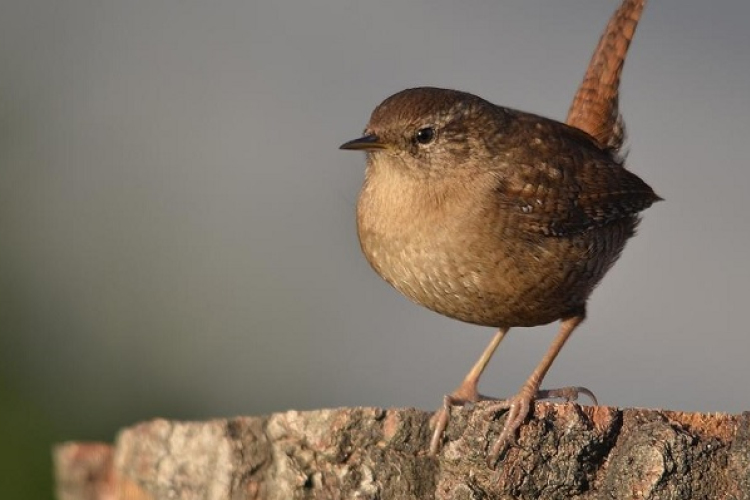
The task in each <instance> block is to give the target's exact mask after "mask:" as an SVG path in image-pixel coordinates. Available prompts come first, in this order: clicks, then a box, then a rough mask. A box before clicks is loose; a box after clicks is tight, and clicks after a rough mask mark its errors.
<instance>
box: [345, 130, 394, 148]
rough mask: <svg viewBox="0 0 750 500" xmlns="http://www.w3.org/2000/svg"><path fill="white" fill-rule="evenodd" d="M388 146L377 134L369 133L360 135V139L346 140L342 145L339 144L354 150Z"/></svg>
mask: <svg viewBox="0 0 750 500" xmlns="http://www.w3.org/2000/svg"><path fill="white" fill-rule="evenodd" d="M387 147H388V146H387V145H386V144H384V143H382V142H380V139H379V138H378V136H377V135H375V134H368V135H366V136H364V137H360V138H359V139H354V140H353V141H349V142H345V143H344V144H342V145H341V146H339V149H350V150H352V151H369V150H372V149H386V148H387Z"/></svg>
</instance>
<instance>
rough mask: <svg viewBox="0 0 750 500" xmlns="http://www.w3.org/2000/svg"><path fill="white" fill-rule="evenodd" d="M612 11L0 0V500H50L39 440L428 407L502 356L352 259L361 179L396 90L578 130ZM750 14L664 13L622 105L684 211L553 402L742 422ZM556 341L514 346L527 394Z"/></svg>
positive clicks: (600, 322) (593, 310)
mask: <svg viewBox="0 0 750 500" xmlns="http://www.w3.org/2000/svg"><path fill="white" fill-rule="evenodd" d="M617 5H618V1H617V0H609V1H602V0H513V1H509V0H508V1H500V0H467V1H462V2H458V1H455V0H450V1H449V0H415V1H410V2H403V1H401V0H383V1H380V2H370V1H361V0H354V1H353V0H325V1H320V2H296V1H295V2H292V1H277V0H273V1H271V0H254V1H249V2H248V1H239V0H236V1H220V2H201V1H197V0H188V1H185V0H179V1H178V0H165V1H161V2H152V1H148V0H133V1H129V2H115V1H105V2H101V1H94V0H67V1H65V2H59V1H52V0H5V1H3V2H2V9H1V14H0V466H2V467H3V470H4V471H6V473H5V474H4V477H5V479H3V481H2V482H0V497H2V498H48V497H50V495H51V493H50V488H51V486H50V479H49V478H50V476H51V469H50V467H51V464H50V459H49V452H50V447H51V445H52V444H53V443H54V442H58V441H62V440H107V441H111V440H112V439H114V437H115V435H116V432H117V430H118V429H119V428H121V427H123V426H127V425H130V424H133V423H135V422H137V421H140V420H145V419H151V418H154V417H166V418H174V419H206V418H211V417H227V416H233V415H250V414H264V413H269V412H277V411H284V410H288V409H300V410H304V409H312V408H321V407H335V406H355V405H364V406H386V407H390V406H416V407H420V408H425V409H434V408H437V407H438V406H439V404H440V402H441V398H442V396H443V394H444V393H446V392H449V391H451V390H452V389H453V388H454V387H455V386H456V385H457V384H458V383H459V381H460V380H461V378H462V377H463V376H464V374H465V372H466V371H467V370H468V368H469V367H470V365H471V364H472V363H473V362H474V361H475V360H476V358H477V356H478V355H479V353H480V352H481V351H482V349H484V347H485V345H486V344H487V342H489V339H490V337H491V334H492V333H493V332H492V330H491V329H487V328H479V327H475V326H469V325H465V324H461V323H459V322H456V321H453V320H450V319H446V318H443V317H440V316H438V315H436V314H434V313H431V312H429V311H427V310H424V309H421V308H419V307H416V306H414V305H412V304H411V303H409V302H408V301H407V300H406V299H404V298H402V297H401V296H400V295H399V294H398V293H397V292H395V291H394V290H392V289H390V288H389V287H388V285H386V284H385V283H384V282H382V281H381V280H380V278H378V277H377V276H376V275H375V273H374V272H373V271H372V270H371V269H370V268H369V267H368V265H367V263H366V262H365V260H364V258H363V257H362V256H361V254H360V251H359V247H358V242H357V237H356V232H355V219H354V210H355V203H356V199H357V194H358V190H359V187H360V184H361V182H362V176H363V170H364V158H363V155H360V154H352V153H344V152H341V151H339V150H338V149H337V148H338V146H339V145H340V144H341V143H342V142H344V141H346V140H349V139H352V138H354V137H357V136H358V135H359V134H360V132H361V131H362V129H363V127H364V125H365V123H366V122H367V120H368V118H369V114H370V112H371V111H372V109H373V108H374V107H375V106H376V105H377V104H378V103H379V102H380V101H381V100H382V99H384V98H385V97H387V96H388V95H390V94H392V93H394V92H397V91H399V90H401V89H403V88H407V87H413V86H419V85H434V86H442V87H450V88H457V89H461V90H466V91H470V92H473V93H476V94H478V95H480V96H482V97H485V98H486V99H488V100H490V101H493V102H496V103H498V104H503V105H507V106H510V107H515V108H519V109H523V110H527V111H532V112H536V113H539V114H543V115H547V116H550V117H553V118H557V119H563V118H564V117H565V114H566V112H567V109H568V106H569V104H570V101H571V99H572V97H573V94H574V92H575V89H576V87H577V85H578V84H579V82H580V80H581V77H582V75H583V72H584V69H585V67H586V64H587V63H588V60H589V56H590V55H591V52H592V51H593V49H594V47H595V45H596V42H597V40H598V37H599V35H600V33H601V31H602V30H603V29H604V26H605V24H606V22H607V20H608V18H609V16H610V14H611V13H612V12H613V11H614V9H615V8H616V7H617ZM749 18H750V3H748V2H746V1H743V0H732V1H730V0H723V1H719V2H713V3H709V2H702V1H698V0H689V1H688V0H661V1H658V2H653V4H652V5H649V7H648V8H647V9H646V12H645V15H644V18H643V21H642V23H641V25H640V27H639V29H638V33H637V36H636V37H635V42H634V45H633V47H632V50H631V53H630V56H629V59H628V63H627V64H626V68H625V73H624V80H623V91H622V100H621V109H622V111H623V113H624V115H625V118H626V121H627V125H628V131H629V138H630V139H629V145H630V155H629V162H628V164H629V166H630V168H631V169H632V170H633V171H635V172H636V173H637V174H639V175H640V176H642V177H643V178H644V179H645V180H646V181H647V182H649V183H650V184H651V185H652V186H653V187H654V188H655V189H656V191H657V192H658V193H659V194H660V195H661V196H663V197H664V198H665V199H666V201H665V202H663V203H659V204H657V205H655V206H654V207H652V208H651V209H649V210H648V211H647V212H646V213H645V218H644V221H643V223H642V225H641V229H640V233H639V236H638V237H637V238H635V239H634V240H632V241H631V242H630V244H629V245H628V248H627V249H626V251H625V253H624V255H623V257H622V259H621V260H620V262H619V263H618V264H617V265H616V266H615V268H614V269H613V270H612V271H611V272H610V274H609V275H608V276H607V278H606V279H605V280H604V283H603V284H602V285H601V286H600V287H599V289H598V290H597V291H596V292H595V294H594V296H593V298H592V300H591V303H590V305H589V319H588V320H587V322H586V324H585V326H584V327H583V328H581V329H580V330H579V331H577V332H576V334H575V335H574V336H573V338H572V340H571V341H570V342H569V343H568V345H567V346H566V348H565V349H564V350H563V352H562V354H561V356H560V357H559V359H558V361H557V362H556V363H555V365H554V366H553V368H552V370H551V372H550V373H549V375H548V377H547V380H546V383H545V386H548V387H551V386H561V385H570V384H581V385H586V386H588V387H590V388H591V389H593V390H594V392H596V394H597V395H598V396H599V398H600V402H601V403H602V404H605V405H616V406H625V407H629V406H643V407H659V408H671V409H676V410H688V411H701V412H732V413H736V412H741V411H743V410H748V409H750V396H749V395H748V392H747V389H746V387H745V385H746V384H745V383H744V382H745V381H746V380H747V379H748V378H750V364H748V363H747V353H748V350H749V349H750V335H748V332H747V325H746V321H745V319H746V317H747V307H748V298H749V297H750V264H748V258H747V256H748V248H749V247H750V218H749V217H748V216H747V213H748V208H747V205H746V203H747V198H748V196H747V190H748V186H750V165H748V155H747V141H748V137H750V98H749V97H748V89H749V88H750V58H749V57H748V54H747V49H748V47H750V31H748V30H747V29H746V24H747V19H749ZM555 329H556V325H548V326H546V327H541V328H535V329H517V330H514V331H512V332H511V335H510V336H509V338H508V339H507V340H506V342H504V343H503V346H502V348H501V349H500V350H499V352H498V354H497V355H496V356H495V359H494V360H493V362H492V363H491V365H490V367H489V370H488V373H487V374H486V375H485V376H484V378H483V384H482V390H483V392H486V393H488V394H493V395H498V396H500V395H510V394H512V393H514V392H515V391H516V390H517V388H518V386H519V385H520V384H521V383H522V382H523V381H524V380H525V379H526V377H527V376H528V375H529V374H530V372H531V370H532V369H533V367H534V366H535V365H536V364H537V362H538V361H539V360H540V359H541V356H542V354H543V352H544V351H545V350H546V348H547V346H548V344H549V343H550V341H551V340H552V337H553V336H554V333H555Z"/></svg>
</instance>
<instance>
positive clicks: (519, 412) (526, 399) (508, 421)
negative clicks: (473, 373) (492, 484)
mask: <svg viewBox="0 0 750 500" xmlns="http://www.w3.org/2000/svg"><path fill="white" fill-rule="evenodd" d="M533 402H534V396H533V395H527V394H524V393H523V392H521V393H519V394H517V395H515V396H513V397H512V398H510V399H506V400H505V401H501V402H499V403H497V404H494V405H491V406H490V407H489V408H488V410H489V412H490V413H496V412H499V411H504V410H507V412H508V415H507V416H506V417H505V425H504V426H503V430H502V432H500V436H498V438H497V439H496V440H495V442H494V443H493V444H492V448H491V449H490V451H489V452H488V453H487V466H488V467H489V468H490V469H493V470H494V469H495V464H496V463H497V461H498V460H499V459H500V456H501V455H502V454H503V453H505V451H506V450H507V449H508V447H509V446H510V445H512V444H513V442H514V441H515V439H516V434H517V432H518V428H519V427H521V425H523V423H524V422H525V421H526V418H527V417H528V416H529V413H530V412H531V404H532V403H533Z"/></svg>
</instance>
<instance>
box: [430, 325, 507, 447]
mask: <svg viewBox="0 0 750 500" xmlns="http://www.w3.org/2000/svg"><path fill="white" fill-rule="evenodd" d="M508 330H509V328H500V329H499V330H498V331H497V333H496V334H495V336H494V337H492V341H491V342H490V343H489V345H488V346H487V348H485V350H484V352H482V355H481V356H480V357H479V359H478V360H477V362H476V363H475V364H474V366H473V367H472V368H471V370H469V373H467V374H466V377H464V380H463V382H461V385H459V386H458V388H457V389H456V390H455V391H453V392H452V393H451V394H446V395H445V397H444V398H443V407H442V408H441V409H440V410H438V412H437V414H436V416H435V417H436V420H435V432H433V434H432V439H431V440H430V454H431V455H436V454H437V452H438V449H439V448H440V441H441V439H442V438H443V433H444V432H445V428H446V427H447V426H448V421H449V420H450V418H451V407H452V406H454V405H465V404H467V403H476V402H477V401H479V400H480V399H490V398H486V397H484V396H482V395H480V394H479V391H478V390H477V385H478V384H479V377H481V376H482V372H484V369H485V368H486V367H487V363H489V362H490V359H491V358H492V355H493V354H494V353H495V349H497V346H499V345H500V342H501V341H502V340H503V337H505V334H506V333H508Z"/></svg>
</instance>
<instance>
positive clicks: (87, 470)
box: [54, 403, 750, 500]
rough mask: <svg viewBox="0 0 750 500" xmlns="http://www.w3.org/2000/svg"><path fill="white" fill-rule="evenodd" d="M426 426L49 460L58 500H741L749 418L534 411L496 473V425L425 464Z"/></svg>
mask: <svg viewBox="0 0 750 500" xmlns="http://www.w3.org/2000/svg"><path fill="white" fill-rule="evenodd" d="M432 415H433V414H432V413H430V412H425V411H421V410H416V409H388V410H384V409H379V408H341V409H328V410H316V411H288V412H285V413H276V414H273V415H269V416H260V417H237V418H231V419H221V420H211V421H206V422H177V421H168V420H153V421H150V422H144V423H140V424H137V425H134V426H132V427H129V428H126V429H124V430H122V431H121V432H120V433H119V435H118V437H117V439H116V442H115V444H114V445H112V446H110V445H107V444H102V443H64V444H61V445H59V446H57V447H56V449H55V450H54V459H55V475H56V484H57V486H56V487H57V497H58V499H59V500H73V499H75V500H105V499H106V500H119V499H123V500H124V499H127V500H151V499H154V500H162V499H184V500H187V499H208V500H225V499H226V500H244V499H269V500H276V499H278V500H282V499H283V500H290V499H433V498H435V499H453V500H459V499H460V500H477V499H496V498H497V499H520V500H524V499H571V498H575V499H581V500H589V499H591V500H593V499H597V500H598V499H680V500H685V499H711V500H715V499H736V500H740V499H750V412H749V413H744V414H742V415H723V414H699V413H680V412H673V411H657V410H643V409H626V410H620V409H617V408H611V407H585V406H584V407H582V406H578V405H577V404H572V403H566V404H552V403H537V405H536V407H535V411H534V415H533V416H532V417H531V418H530V419H529V420H528V422H527V423H526V424H525V425H524V426H522V428H521V430H520V434H519V438H518V442H517V444H516V445H515V446H513V447H512V448H510V449H509V450H508V451H507V452H506V454H505V456H504V457H503V458H502V459H501V460H500V461H499V462H498V464H497V467H496V469H495V470H491V469H490V468H488V466H487V464H486V460H485V457H486V452H487V449H488V448H489V446H490V445H491V442H492V439H494V438H496V437H497V436H498V435H499V432H500V430H501V429H502V424H503V421H504V418H505V417H504V416H502V415H500V416H497V415H496V414H494V413H492V412H489V411H487V410H486V405H485V404H478V405H476V406H475V407H474V408H471V409H454V411H453V418H452V419H451V422H450V424H449V426H448V429H447V431H446V436H445V439H444V442H443V447H442V449H441V451H440V453H439V455H438V456H437V457H431V456H429V455H427V453H426V450H427V448H428V446H429V440H430V424H431V422H430V419H431V417H432Z"/></svg>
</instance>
